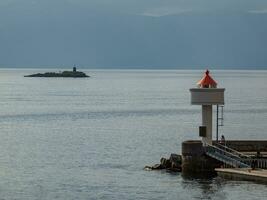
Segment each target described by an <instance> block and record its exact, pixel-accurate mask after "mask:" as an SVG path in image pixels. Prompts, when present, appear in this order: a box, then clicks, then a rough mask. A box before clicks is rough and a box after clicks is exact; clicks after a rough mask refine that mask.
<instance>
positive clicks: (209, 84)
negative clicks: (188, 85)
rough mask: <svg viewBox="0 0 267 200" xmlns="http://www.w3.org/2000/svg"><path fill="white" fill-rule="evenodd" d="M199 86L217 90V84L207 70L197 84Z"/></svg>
mask: <svg viewBox="0 0 267 200" xmlns="http://www.w3.org/2000/svg"><path fill="white" fill-rule="evenodd" d="M197 85H198V87H200V88H216V87H217V82H216V81H215V80H213V78H212V77H211V76H210V72H209V70H206V72H205V74H204V76H203V77H202V79H201V80H200V81H198V82H197Z"/></svg>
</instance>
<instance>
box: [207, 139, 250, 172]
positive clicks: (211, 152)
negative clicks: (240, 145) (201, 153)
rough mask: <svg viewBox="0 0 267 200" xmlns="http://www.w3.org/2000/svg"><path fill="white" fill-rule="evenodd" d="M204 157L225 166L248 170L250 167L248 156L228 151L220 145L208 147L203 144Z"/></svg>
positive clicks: (228, 149)
mask: <svg viewBox="0 0 267 200" xmlns="http://www.w3.org/2000/svg"><path fill="white" fill-rule="evenodd" d="M204 150H205V153H206V155H208V156H210V157H212V158H214V159H216V160H218V161H221V162H223V163H224V164H226V165H229V166H231V167H235V168H248V167H250V159H249V157H248V156H246V155H244V154H242V153H240V152H238V151H236V150H234V149H230V148H229V147H226V146H224V145H221V144H216V145H210V144H204Z"/></svg>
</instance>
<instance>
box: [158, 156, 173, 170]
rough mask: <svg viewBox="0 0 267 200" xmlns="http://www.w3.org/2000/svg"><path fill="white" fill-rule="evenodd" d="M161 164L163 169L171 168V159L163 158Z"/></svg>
mask: <svg viewBox="0 0 267 200" xmlns="http://www.w3.org/2000/svg"><path fill="white" fill-rule="evenodd" d="M160 164H161V165H162V168H163V169H166V168H170V167H171V161H170V160H169V159H166V158H161V159H160Z"/></svg>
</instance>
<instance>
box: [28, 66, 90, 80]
mask: <svg viewBox="0 0 267 200" xmlns="http://www.w3.org/2000/svg"><path fill="white" fill-rule="evenodd" d="M24 77H48V78H49V77H66V78H87V77H90V76H88V75H87V74H85V73H84V72H79V71H77V70H76V67H73V70H72V71H63V72H45V73H38V74H31V75H26V76H24Z"/></svg>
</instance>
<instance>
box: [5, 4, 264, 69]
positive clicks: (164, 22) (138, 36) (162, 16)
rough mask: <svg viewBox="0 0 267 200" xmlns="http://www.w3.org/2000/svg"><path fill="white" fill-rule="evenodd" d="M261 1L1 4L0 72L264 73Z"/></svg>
mask: <svg viewBox="0 0 267 200" xmlns="http://www.w3.org/2000/svg"><path fill="white" fill-rule="evenodd" d="M266 46H267V0H0V67H55V68H57V67H62V66H63V67H64V66H72V65H74V64H76V65H80V66H82V67H92V68H100V67H101V68H103V67H105V68H133V67H138V68H179V67H182V68H186V67H188V68H201V67H203V66H210V67H211V68H215V67H217V68H231V67H235V68H247V67H251V68H265V69H267V51H266Z"/></svg>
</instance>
